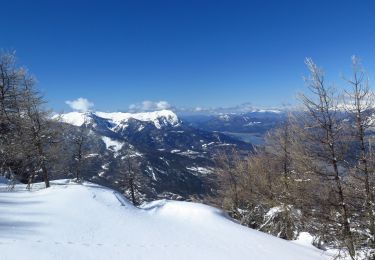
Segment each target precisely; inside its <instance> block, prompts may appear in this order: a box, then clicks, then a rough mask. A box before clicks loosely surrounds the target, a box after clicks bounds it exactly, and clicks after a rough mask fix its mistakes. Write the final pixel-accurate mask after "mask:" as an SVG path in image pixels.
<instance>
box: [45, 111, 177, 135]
mask: <svg viewBox="0 0 375 260" xmlns="http://www.w3.org/2000/svg"><path fill="white" fill-rule="evenodd" d="M93 115H95V116H97V117H100V118H103V119H106V120H108V121H109V122H110V123H111V124H112V125H113V128H118V127H120V126H121V127H123V128H125V127H127V126H128V124H127V122H128V121H129V120H130V119H136V120H139V121H142V122H152V123H153V124H154V125H155V127H156V128H159V129H160V128H161V127H162V126H165V125H170V126H178V125H179V124H180V121H179V119H178V117H177V115H176V114H175V113H174V112H172V111H170V110H160V111H153V112H143V113H124V112H113V113H107V112H86V113H83V112H71V113H66V114H61V115H54V116H53V117H52V118H53V119H56V120H61V121H62V122H65V123H68V124H71V125H75V126H82V125H83V124H84V123H85V122H86V121H87V120H88V119H90V118H92V116H93ZM143 128H144V127H143V126H140V127H139V129H138V131H141V130H142V129H143Z"/></svg>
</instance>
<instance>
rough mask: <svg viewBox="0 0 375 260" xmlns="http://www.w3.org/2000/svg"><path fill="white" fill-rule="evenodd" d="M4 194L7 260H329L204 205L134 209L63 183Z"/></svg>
mask: <svg viewBox="0 0 375 260" xmlns="http://www.w3.org/2000/svg"><path fill="white" fill-rule="evenodd" d="M38 186H40V187H43V185H42V184H37V185H35V186H34V190H35V189H36V190H35V191H31V192H29V191H26V190H25V186H24V185H17V186H16V191H14V192H6V191H5V190H6V189H5V187H4V185H3V186H0V189H1V190H2V192H1V193H0V258H1V259H3V260H7V259H39V260H43V259H48V260H50V259H64V260H68V259H111V260H115V259H126V260H132V259H143V260H149V259H152V260H169V259H170V260H175V259H179V260H184V259H186V260H188V259H189V260H191V259H194V260H200V259H202V260H220V259H223V260H224V259H235V260H241V259H244V260H251V259H254V260H255V259H256V260H262V259H285V260H293V259H295V260H307V259H328V257H327V256H324V255H323V254H322V252H321V251H319V250H317V249H314V248H308V247H304V246H301V245H297V244H294V243H291V242H287V241H284V240H281V239H278V238H275V237H272V236H269V235H267V234H264V233H261V232H258V231H255V230H252V229H248V228H246V227H243V226H240V225H238V224H236V223H234V222H233V221H231V220H230V219H228V218H227V217H226V216H225V214H223V213H222V212H221V211H220V210H218V209H215V208H212V207H209V206H205V205H202V204H197V203H188V202H177V201H165V200H162V201H155V202H152V203H149V204H146V205H143V206H142V207H141V208H140V209H139V208H135V207H133V206H132V205H131V204H130V203H129V202H128V201H127V200H126V199H125V198H124V197H122V196H121V195H119V194H118V193H116V192H114V191H113V190H110V189H107V188H104V187H102V186H98V185H94V184H91V183H86V184H84V185H77V184H74V183H69V181H66V180H65V181H56V182H53V185H52V187H51V188H49V189H40V190H38V189H37V187H38Z"/></svg>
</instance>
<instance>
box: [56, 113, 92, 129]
mask: <svg viewBox="0 0 375 260" xmlns="http://www.w3.org/2000/svg"><path fill="white" fill-rule="evenodd" d="M88 115H89V114H88V113H81V112H70V113H66V114H61V115H54V116H53V117H52V119H55V120H60V121H62V122H64V123H67V124H71V125H75V126H82V125H83V124H84V123H85V122H87V120H88Z"/></svg>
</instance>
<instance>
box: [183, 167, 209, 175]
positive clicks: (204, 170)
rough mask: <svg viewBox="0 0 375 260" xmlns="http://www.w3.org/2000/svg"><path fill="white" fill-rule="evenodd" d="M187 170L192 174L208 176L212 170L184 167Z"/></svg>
mask: <svg viewBox="0 0 375 260" xmlns="http://www.w3.org/2000/svg"><path fill="white" fill-rule="evenodd" d="M186 169H187V170H189V171H193V172H198V173H200V174H204V175H208V174H211V173H212V169H208V168H204V167H196V166H192V167H186Z"/></svg>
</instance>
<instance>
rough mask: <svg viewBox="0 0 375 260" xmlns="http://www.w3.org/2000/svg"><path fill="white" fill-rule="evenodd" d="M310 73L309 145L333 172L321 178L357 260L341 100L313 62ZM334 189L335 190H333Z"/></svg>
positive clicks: (307, 104) (326, 171)
mask: <svg viewBox="0 0 375 260" xmlns="http://www.w3.org/2000/svg"><path fill="white" fill-rule="evenodd" d="M306 65H307V67H308V69H309V72H310V77H309V78H308V79H307V82H308V87H309V90H310V91H311V93H312V97H310V96H307V95H302V96H301V99H302V102H303V104H304V107H305V109H306V115H307V116H308V118H307V120H306V121H305V122H304V123H305V130H306V132H308V133H309V135H308V138H309V140H308V141H309V142H306V143H307V145H308V148H309V149H310V151H311V153H313V154H314V155H315V158H314V159H315V160H316V161H317V162H319V163H320V164H321V163H322V162H324V164H326V165H327V166H329V167H330V169H331V170H329V168H327V167H325V166H322V167H321V169H320V170H319V172H318V174H320V175H321V176H322V177H324V179H325V180H326V181H328V185H329V186H330V187H331V188H332V195H334V196H333V198H334V199H335V201H332V203H331V205H332V206H333V207H334V208H335V209H337V210H338V213H339V224H340V226H341V227H342V228H340V229H341V235H342V237H343V241H344V246H345V247H346V248H347V249H348V252H349V255H350V257H351V258H352V259H354V258H355V246H354V245H355V244H354V238H353V234H352V231H351V226H350V216H351V215H350V211H349V207H348V203H347V197H346V193H345V188H344V186H345V183H344V180H343V178H344V172H343V171H341V170H340V169H342V167H340V161H342V160H343V155H344V153H345V152H344V150H343V139H344V138H343V136H344V125H343V121H342V120H340V117H339V109H338V105H337V102H338V100H339V99H338V97H337V94H336V91H335V90H334V89H333V88H331V87H329V86H327V85H326V82H325V78H324V73H323V71H322V70H321V69H320V68H318V67H317V66H316V65H315V63H314V62H313V61H312V60H311V59H306ZM331 185H332V186H331Z"/></svg>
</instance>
